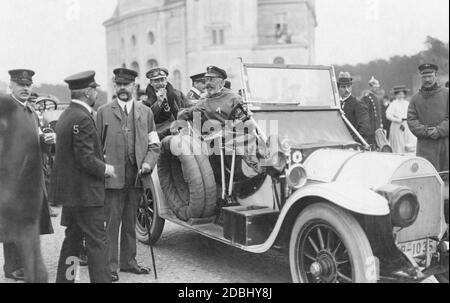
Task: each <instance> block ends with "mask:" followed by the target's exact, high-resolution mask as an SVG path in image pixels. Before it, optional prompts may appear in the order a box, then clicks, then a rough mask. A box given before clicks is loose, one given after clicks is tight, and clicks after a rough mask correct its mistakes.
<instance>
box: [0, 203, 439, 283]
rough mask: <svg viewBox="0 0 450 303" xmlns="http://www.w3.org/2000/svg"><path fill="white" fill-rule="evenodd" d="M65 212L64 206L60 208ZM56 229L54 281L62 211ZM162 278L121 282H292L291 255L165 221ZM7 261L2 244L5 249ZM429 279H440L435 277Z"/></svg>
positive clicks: (82, 279)
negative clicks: (255, 250)
mask: <svg viewBox="0 0 450 303" xmlns="http://www.w3.org/2000/svg"><path fill="white" fill-rule="evenodd" d="M57 212H58V213H60V209H57ZM52 221H53V227H54V229H55V234H53V235H50V236H43V237H42V249H43V255H44V262H45V265H46V266H47V270H48V273H49V281H50V282H54V281H55V279H56V270H57V262H58V257H59V252H60V249H61V244H62V241H63V238H64V229H63V228H62V227H61V226H60V224H59V221H60V217H58V218H53V220H52ZM154 252H155V257H156V265H157V271H158V280H157V281H156V280H155V278H154V275H153V272H152V274H151V275H146V276H138V275H133V274H122V273H121V274H119V276H120V282H121V283H290V282H292V280H291V276H290V269H289V261H288V258H287V256H286V255H283V254H281V253H278V252H272V251H271V252H268V253H265V254H261V255H256V254H252V253H248V252H244V251H241V250H239V249H236V248H233V247H230V246H228V245H225V244H222V243H220V242H217V241H214V240H211V239H208V238H206V237H203V236H201V235H199V234H197V233H195V232H193V231H190V230H187V229H185V228H182V227H179V226H177V225H174V224H172V223H169V222H166V227H165V229H164V232H163V235H162V237H161V239H160V241H159V242H158V243H157V246H156V247H155V248H154ZM137 260H138V263H139V264H140V265H144V266H148V267H152V261H151V254H150V249H149V247H148V246H146V245H143V244H141V243H139V244H138V255H137ZM0 266H2V267H3V249H1V250H0ZM426 282H428V283H433V282H436V280H435V279H434V278H432V279H428V280H427V281H426ZM0 283H15V282H14V281H13V280H9V279H5V277H4V273H3V269H1V270H0ZM78 283H89V276H88V272H87V268H86V267H82V268H81V270H80V275H79V281H78Z"/></svg>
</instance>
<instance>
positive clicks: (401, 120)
mask: <svg viewBox="0 0 450 303" xmlns="http://www.w3.org/2000/svg"><path fill="white" fill-rule="evenodd" d="M393 90H394V95H395V100H394V101H392V103H391V104H390V105H389V107H388V109H387V111H386V118H387V119H388V120H389V121H391V122H392V123H391V131H390V137H389V143H390V144H391V147H392V150H393V152H394V153H396V154H405V153H414V154H415V152H416V145H417V138H416V137H415V136H414V135H413V134H412V133H411V131H410V130H409V127H408V123H407V121H406V118H407V116H408V107H409V101H408V100H406V99H405V98H406V95H407V94H408V92H409V89H407V88H406V86H405V85H398V86H395V87H394V89H393Z"/></svg>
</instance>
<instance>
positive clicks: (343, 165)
mask: <svg viewBox="0 0 450 303" xmlns="http://www.w3.org/2000/svg"><path fill="white" fill-rule="evenodd" d="M305 168H306V171H307V173H308V177H309V179H311V180H315V181H320V182H327V183H329V182H339V183H340V184H351V185H352V186H360V187H363V188H369V189H377V188H380V187H381V186H383V185H386V184H389V183H391V182H392V181H393V180H400V179H404V178H417V177H421V176H430V175H436V176H437V172H436V170H435V169H434V167H433V166H432V165H431V163H430V162H428V161H427V160H425V159H423V158H419V157H415V156H408V155H399V154H385V153H375V152H357V151H351V150H336V149H322V150H318V151H316V152H314V153H313V154H311V155H310V156H309V158H308V159H307V160H306V161H305Z"/></svg>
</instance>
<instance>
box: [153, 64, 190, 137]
mask: <svg viewBox="0 0 450 303" xmlns="http://www.w3.org/2000/svg"><path fill="white" fill-rule="evenodd" d="M146 76H147V78H148V79H149V80H150V83H149V85H148V86H147V90H146V92H147V96H148V99H147V101H144V104H145V105H147V106H148V107H150V108H151V109H152V111H153V115H154V117H155V123H156V128H157V131H158V135H159V137H160V138H161V139H162V138H164V137H166V136H168V135H170V126H171V124H172V123H173V122H174V121H175V120H176V119H177V116H178V112H179V111H180V110H181V109H183V108H187V107H189V105H190V103H189V100H188V99H187V98H186V96H185V95H184V94H183V93H182V92H181V91H179V90H177V89H175V88H174V87H173V86H172V84H171V83H169V81H168V80H167V77H168V76H169V71H168V70H167V69H165V68H162V67H157V68H154V69H151V70H150V71H149V72H148V73H147V74H146Z"/></svg>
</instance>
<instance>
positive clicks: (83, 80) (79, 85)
mask: <svg viewBox="0 0 450 303" xmlns="http://www.w3.org/2000/svg"><path fill="white" fill-rule="evenodd" d="M64 82H66V83H67V84H68V85H69V89H70V90H79V89H85V88H88V87H92V88H96V87H98V86H100V85H98V84H97V83H96V82H95V72H94V71H85V72H81V73H78V74H75V75H72V76H70V77H67V78H66V79H64Z"/></svg>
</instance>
